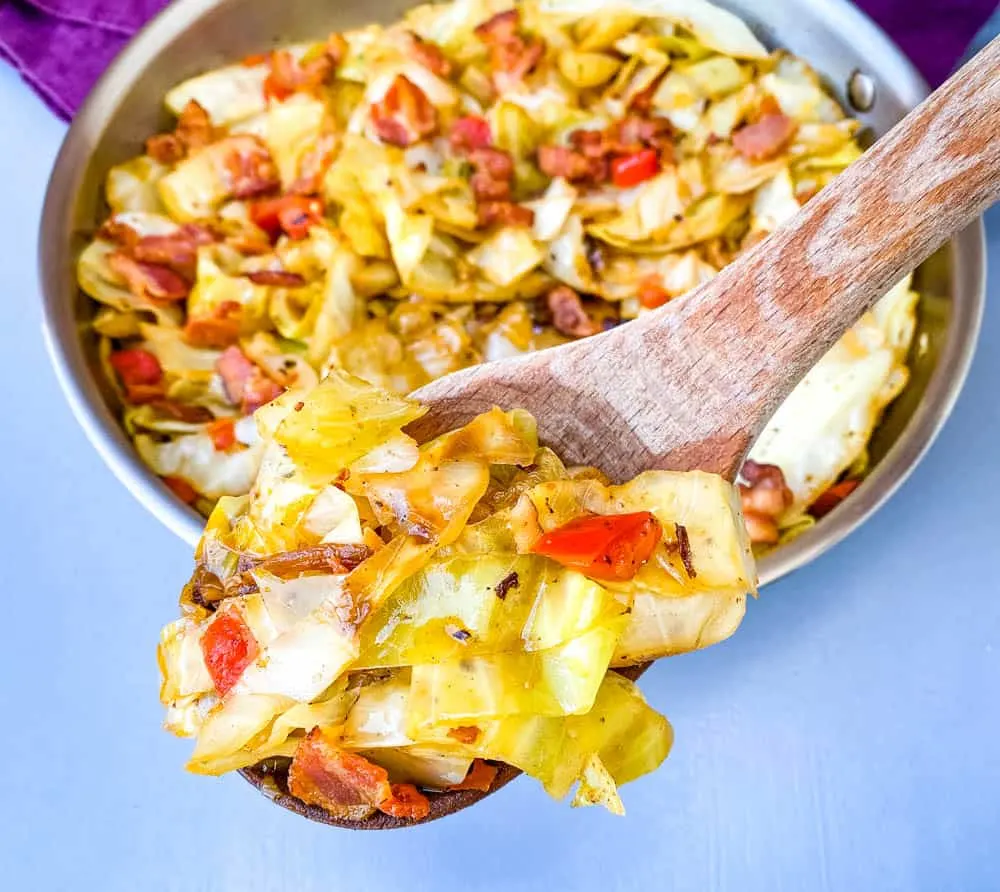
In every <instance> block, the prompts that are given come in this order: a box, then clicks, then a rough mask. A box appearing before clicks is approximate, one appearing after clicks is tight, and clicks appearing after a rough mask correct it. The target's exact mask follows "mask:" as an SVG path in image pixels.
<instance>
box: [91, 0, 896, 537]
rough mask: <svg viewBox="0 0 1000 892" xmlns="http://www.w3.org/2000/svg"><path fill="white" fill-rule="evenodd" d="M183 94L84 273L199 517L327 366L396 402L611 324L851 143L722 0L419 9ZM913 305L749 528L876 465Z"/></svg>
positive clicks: (768, 460) (774, 212)
mask: <svg viewBox="0 0 1000 892" xmlns="http://www.w3.org/2000/svg"><path fill="white" fill-rule="evenodd" d="M166 103H167V106H168V108H169V110H170V111H171V112H172V113H173V114H174V115H176V116H177V123H176V126H175V127H174V129H173V130H171V131H170V132H168V133H164V134H160V135H157V136H154V137H152V138H151V139H150V141H149V142H148V143H147V152H146V154H144V155H142V156H140V157H138V158H135V159H132V160H129V161H126V162H124V163H123V164H120V165H118V166H116V167H114V168H113V169H112V170H111V171H110V172H109V174H108V179H107V184H106V196H107V200H108V204H109V206H110V209H111V216H110V218H109V220H108V221H107V222H106V224H105V225H104V226H102V227H101V228H100V230H99V231H98V233H97V235H96V237H95V239H94V241H93V242H92V243H91V244H90V245H89V246H88V247H87V248H86V249H85V250H84V252H83V253H82V255H81V257H80V258H79V264H78V277H79V281H80V285H81V287H82V288H83V290H84V291H85V292H87V293H88V294H89V295H91V296H92V297H93V298H94V299H95V300H96V301H98V302H99V303H100V304H101V305H102V307H101V309H100V311H99V312H98V313H97V316H96V318H95V320H94V328H95V330H96V331H97V333H98V335H99V336H100V338H101V342H102V347H101V355H102V358H103V359H104V361H105V366H106V370H107V374H108V377H109V380H110V381H111V382H112V383H113V385H114V386H115V387H116V388H118V391H119V393H120V395H121V397H122V402H123V405H124V424H125V427H126V429H127V431H128V433H129V434H130V436H132V438H133V439H134V442H135V444H136V448H137V449H138V451H139V453H140V455H141V456H142V458H143V459H144V460H145V461H146V463H147V464H148V465H149V466H150V467H151V468H152V469H153V470H154V471H155V472H156V473H157V474H159V475H161V476H162V477H164V478H165V479H166V480H168V481H169V483H168V485H170V486H171V487H172V488H174V489H175V490H176V491H183V492H184V494H185V497H186V498H187V499H188V500H190V501H192V502H194V503H195V504H196V506H197V507H198V508H199V509H200V510H201V511H202V512H203V513H205V514H207V513H209V511H210V510H211V508H212V505H213V503H214V502H215V500H216V499H218V498H219V497H220V496H238V495H243V494H245V493H246V492H247V490H248V488H249V486H250V484H251V482H252V480H253V479H254V475H255V473H256V471H257V469H258V467H259V465H260V462H261V459H262V457H263V449H262V447H261V445H260V444H259V442H258V440H257V438H256V435H255V433H254V429H253V425H252V423H246V422H247V419H246V418H245V416H247V415H248V414H249V413H251V412H252V411H253V410H254V408H255V407H256V406H259V405H261V404H262V403H264V402H267V401H268V400H271V399H273V398H274V397H275V396H276V395H277V394H279V393H281V392H282V391H284V390H286V389H288V388H309V387H311V386H313V385H315V384H316V382H317V380H318V379H319V377H320V376H321V375H322V374H323V373H325V372H326V371H327V370H329V369H333V368H338V369H343V370H345V371H347V372H350V373H351V374H354V375H357V376H359V377H361V378H364V379H365V380H368V381H370V382H373V383H375V384H378V385H379V386H381V387H384V388H388V389H391V390H395V391H397V392H399V393H406V392H409V391H411V390H413V389H415V388H416V387H418V386H420V385H422V384H424V383H426V382H428V381H430V380H431V379H433V378H436V377H438V376H440V375H443V374H447V373H448V372H451V371H454V370H456V369H459V368H462V367H464V366H468V365H471V364H473V363H477V362H482V361H487V360H492V359H499V358H503V357H508V356H514V355H517V354H521V353H525V352H528V351H531V350H536V349H539V348H541V347H545V346H549V345H552V344H557V343H561V342H565V341H567V340H571V339H574V338H580V337H587V336H589V335H592V334H596V333H598V332H600V331H602V330H604V329H606V328H608V327H610V326H614V325H617V324H619V323H620V322H622V321H625V320H628V319H631V318H634V317H636V316H637V315H639V314H641V313H644V312H648V311H650V310H653V309H655V308H657V307H660V306H662V305H663V304H665V303H667V302H669V301H671V300H676V299H680V298H682V297H683V295H684V294H686V293H687V292H689V291H691V290H692V289H694V288H696V287H697V286H698V285H700V284H702V283H703V282H705V281H706V280H708V279H709V278H711V277H712V276H714V275H715V274H716V272H718V270H720V269H721V268H722V267H724V266H725V265H726V264H727V263H729V262H730V261H731V260H732V259H733V258H734V257H735V256H736V255H737V254H739V253H740V252H741V251H743V250H746V249H748V248H750V247H752V246H753V245H755V244H756V243H757V242H759V241H760V240H762V239H763V238H765V237H766V236H767V234H768V233H769V232H771V231H772V230H774V229H775V228H777V227H778V226H779V225H780V224H781V223H783V222H784V221H785V220H787V219H788V218H790V217H791V216H793V215H794V214H795V213H796V211H797V210H798V209H799V207H800V206H801V205H802V204H803V203H805V202H806V201H808V200H809V199H810V198H811V197H812V196H813V195H815V194H816V193H817V192H818V191H819V190H821V189H822V188H823V187H824V186H825V185H826V184H827V183H828V182H829V181H830V180H831V179H832V178H833V177H835V176H836V175H837V174H838V173H840V172H841V171H842V170H843V169H844V168H845V167H847V166H848V165H849V164H850V163H851V162H852V161H854V160H855V159H856V158H857V157H858V156H859V155H860V153H861V149H860V146H859V144H858V142H857V140H856V135H857V131H858V126H859V125H858V123H857V122H856V121H853V120H850V119H848V118H846V117H845V116H844V114H843V112H842V110H841V109H840V108H839V107H838V105H837V103H836V102H835V101H834V100H833V99H832V98H831V97H830V96H829V95H827V93H826V92H824V90H823V88H822V86H821V84H820V79H819V77H818V76H817V75H816V73H815V72H813V71H812V70H811V69H810V68H809V67H808V65H807V64H806V62H804V61H803V60H801V59H798V58H795V57H794V56H791V55H788V54H787V53H782V52H777V53H770V54H769V53H768V52H767V51H766V50H765V49H764V47H763V46H761V44H760V43H759V42H758V41H757V39H756V38H755V37H754V36H753V34H752V33H751V32H750V30H749V29H748V28H747V27H746V26H745V25H744V24H743V23H742V22H741V21H740V20H739V19H738V18H737V17H736V16H734V15H733V14H732V13H729V12H726V11H724V10H721V9H719V8H717V7H714V6H712V5H711V4H709V3H707V2H704V0H684V2H682V3H659V2H656V0H641V2H640V0H618V2H616V3H614V4H613V5H611V6H609V5H607V4H605V3H602V2H598V0H534V2H526V3H523V4H520V5H518V6H517V7H516V8H511V4H509V3H504V2H497V0H458V2H456V3H454V4H451V5H435V6H420V7H417V8H415V9H412V10H410V11H408V12H407V13H406V15H405V16H404V18H403V20H402V21H401V22H398V23H396V24H394V25H391V26H387V27H383V26H379V25H371V26H368V27H365V28H360V29H357V30H352V31H349V32H346V33H344V34H334V35H330V36H329V37H328V38H325V39H324V38H322V37H320V39H319V40H318V41H317V42H315V43H312V44H298V45H294V46H290V47H286V48H282V49H278V50H275V51H273V52H270V53H267V54H264V55H260V56H255V57H251V58H248V59H246V60H244V62H243V63H238V64H234V65H229V66H226V67H224V68H220V69H217V70H215V71H210V72H207V73H205V74H201V75H199V76H197V77H195V78H192V79H190V80H188V81H185V82H184V83H182V84H180V85H178V86H177V87H175V88H174V89H173V90H171V91H170V92H169V93H168V94H167V97H166ZM915 301H916V294H915V293H914V292H913V290H912V288H911V287H910V280H909V279H906V280H904V281H903V282H901V283H900V284H899V285H897V287H896V288H894V289H893V291H892V292H891V293H890V294H889V295H888V296H887V297H886V298H885V299H884V300H883V301H882V302H881V303H880V304H879V305H878V306H877V307H876V309H875V310H873V311H872V312H871V313H869V314H867V315H866V316H865V317H864V318H863V319H862V320H861V321H860V322H859V323H858V325H857V326H855V328H854V329H853V330H852V331H851V332H849V333H848V334H847V335H846V336H845V337H844V339H843V340H842V341H841V342H840V343H839V344H838V345H837V346H836V347H835V348H834V349H833V350H831V351H830V353H829V354H828V355H827V356H826V357H825V358H824V359H823V360H822V361H821V362H820V363H819V365H818V366H817V367H816V368H815V369H814V370H813V371H812V372H811V373H810V375H809V376H808V377H807V378H806V379H805V380H804V381H803V382H802V384H801V385H800V386H799V388H798V389H797V390H796V391H795V392H794V393H793V394H792V396H791V397H790V399H789V400H788V401H787V402H786V403H785V404H784V406H782V408H781V410H780V411H779V412H778V414H777V416H776V417H775V419H774V420H773V421H772V423H771V424H770V425H769V426H768V428H767V430H766V431H765V432H764V434H763V436H762V437H761V438H760V440H759V442H758V443H757V445H756V446H755V447H754V450H753V453H752V458H753V459H754V460H755V461H756V462H758V463H759V464H764V465H775V466H776V467H778V468H779V469H780V471H781V473H782V474H783V475H784V479H785V483H786V485H787V487H788V489H789V491H790V492H791V493H792V499H791V500H790V501H789V502H788V504H787V505H786V506H785V508H784V509H783V510H781V511H780V512H778V513H777V514H773V515H768V514H759V513H758V514H756V515H754V516H752V517H751V523H752V526H753V531H754V534H755V538H756V539H757V542H758V544H760V545H773V544H774V543H776V542H782V541H785V540H787V539H788V538H789V537H790V536H791V535H793V534H794V533H796V532H798V531H800V530H801V529H803V528H804V527H805V526H807V525H809V524H810V523H812V522H813V517H814V516H817V515H819V514H821V513H822V510H829V508H825V507H824V506H826V505H830V504H835V503H836V500H832V499H831V498H827V497H826V496H825V493H827V492H829V491H831V488H833V487H836V486H839V485H840V483H841V482H842V479H841V478H842V477H843V476H844V475H845V474H847V475H849V477H850V479H852V480H856V479H858V475H859V474H860V473H862V472H863V464H864V456H865V450H866V446H867V443H868V441H869V439H870V438H871V435H872V431H873V430H874V428H875V426H876V424H877V423H878V420H879V417H880V415H881V412H882V410H883V409H884V408H885V406H886V405H888V404H889V403H890V402H891V401H892V400H893V399H894V398H895V396H896V395H897V394H898V393H899V391H900V390H901V389H902V387H903V386H904V385H905V383H906V379H907V374H908V373H907V366H906V354H907V350H908V348H909V345H910V342H911V340H912V336H913V328H914V304H915ZM220 421H231V422H233V428H232V430H233V436H232V437H230V436H229V435H228V434H226V435H224V436H222V437H220V436H218V431H219V430H220V428H219V427H218V423H219V422H220ZM843 491H844V489H843V487H842V488H841V489H840V490H838V492H841V493H842V492H843ZM841 497H843V496H841ZM818 501H822V504H820V509H819V510H816V509H814V510H812V511H810V508H811V506H815V505H816V504H817V502H818Z"/></svg>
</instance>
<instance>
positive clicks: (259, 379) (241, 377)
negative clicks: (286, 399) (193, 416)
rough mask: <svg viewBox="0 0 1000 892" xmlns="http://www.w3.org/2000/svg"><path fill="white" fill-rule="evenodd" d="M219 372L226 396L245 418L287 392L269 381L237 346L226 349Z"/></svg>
mask: <svg viewBox="0 0 1000 892" xmlns="http://www.w3.org/2000/svg"><path fill="white" fill-rule="evenodd" d="M215 368H216V371H217V372H218V373H219V375H220V376H221V377H222V383H223V386H224V387H225V391H226V396H227V397H228V399H229V401H230V402H231V403H232V404H233V405H234V406H239V407H240V408H241V410H242V411H243V414H244V415H250V414H252V413H253V412H255V411H256V410H257V409H259V408H260V407H261V406H263V405H264V403H269V402H271V400H273V399H274V398H275V397H278V396H280V395H281V394H282V393H283V392H284V388H282V387H281V386H280V385H278V384H276V383H275V382H274V381H272V380H271V379H270V378H268V377H267V376H266V375H265V374H264V372H263V371H262V370H261V369H260V368H258V367H257V366H256V365H254V364H253V363H252V362H251V361H250V360H249V359H248V358H247V355H246V354H245V353H244V352H243V351H242V350H241V349H240V348H239V347H237V346H235V345H234V346H232V347H227V348H226V350H225V351H224V352H223V354H222V355H221V356H220V357H219V358H218V360H216V363H215Z"/></svg>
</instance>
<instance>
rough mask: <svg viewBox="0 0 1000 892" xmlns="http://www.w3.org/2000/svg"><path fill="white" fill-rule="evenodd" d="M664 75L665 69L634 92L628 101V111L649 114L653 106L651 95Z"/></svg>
mask: <svg viewBox="0 0 1000 892" xmlns="http://www.w3.org/2000/svg"><path fill="white" fill-rule="evenodd" d="M665 76H666V71H664V72H663V73H661V74H660V75H659V76H657V77H655V78H654V79H653V82H652V83H651V84H650V85H649V86H648V87H646V89H644V90H640V91H639V92H638V93H636V94H635V95H634V96H633V97H632V98H631V99H630V100H629V103H628V107H629V110H630V111H635V112H638V113H639V114H641V115H645V114H649V111H650V109H652V107H653V96H655V95H656V91H657V90H658V89H659V87H660V81H662V80H663V78H664V77H665Z"/></svg>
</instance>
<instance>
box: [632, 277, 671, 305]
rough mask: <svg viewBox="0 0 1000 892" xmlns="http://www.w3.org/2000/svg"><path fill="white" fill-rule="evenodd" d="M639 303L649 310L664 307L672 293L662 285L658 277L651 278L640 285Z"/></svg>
mask: <svg viewBox="0 0 1000 892" xmlns="http://www.w3.org/2000/svg"><path fill="white" fill-rule="evenodd" d="M638 296H639V303H640V304H642V306H644V307H645V308H646V309H647V310H655V309H656V308H657V307H662V306H663V305H664V304H665V303H666V302H667V301H668V300H670V292H669V291H667V289H666V288H664V287H663V285H661V284H660V281H659V277H658V276H650V277H649V278H646V279H643V280H642V281H641V282H640V283H639V295H638Z"/></svg>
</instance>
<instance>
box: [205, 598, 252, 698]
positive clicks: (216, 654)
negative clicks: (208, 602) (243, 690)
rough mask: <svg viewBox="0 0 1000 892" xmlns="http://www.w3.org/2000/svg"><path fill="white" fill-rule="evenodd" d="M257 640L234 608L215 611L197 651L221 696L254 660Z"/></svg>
mask: <svg viewBox="0 0 1000 892" xmlns="http://www.w3.org/2000/svg"><path fill="white" fill-rule="evenodd" d="M258 651H259V648H258V646H257V639H256V638H255V637H254V634H253V632H251V631H250V627H249V626H248V625H247V624H246V621H245V620H244V619H243V617H242V616H241V615H240V614H239V613H237V612H235V611H227V612H226V613H219V614H218V615H217V616H216V618H215V619H214V620H212V623H211V625H209V627H208V628H207V629H205V632H204V634H203V635H202V636H201V653H202V656H203V657H204V659H205V667H206V668H207V669H208V674H209V675H211V676H212V683H213V684H214V685H215V689H216V690H217V691H218V692H219V694H220V695H222V696H225V695H226V693H227V692H228V691H229V689H230V688H232V686H233V685H234V684H236V682H238V681H239V680H240V676H241V675H242V674H243V671H244V670H245V669H246V668H247V666H249V665H250V664H251V663H252V662H253V661H254V660H255V659H257V653H258Z"/></svg>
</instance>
